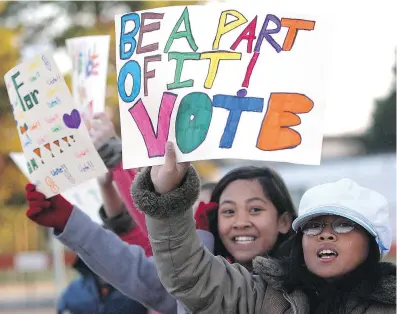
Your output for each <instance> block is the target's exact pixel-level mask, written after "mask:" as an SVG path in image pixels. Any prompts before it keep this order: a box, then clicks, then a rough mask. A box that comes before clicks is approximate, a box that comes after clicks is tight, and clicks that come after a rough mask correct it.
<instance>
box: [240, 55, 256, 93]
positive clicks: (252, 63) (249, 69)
mask: <svg viewBox="0 0 397 314" xmlns="http://www.w3.org/2000/svg"><path fill="white" fill-rule="evenodd" d="M258 57H259V52H256V51H255V52H254V55H253V56H252V58H251V61H250V63H249V64H248V67H247V71H246V72H245V77H244V81H243V84H242V86H243V87H245V88H248V86H249V83H250V78H251V75H252V71H253V70H254V67H255V64H256V61H257V60H258ZM245 88H242V89H240V90H239V91H238V92H237V96H238V97H245V96H246V95H247V90H246V89H245Z"/></svg>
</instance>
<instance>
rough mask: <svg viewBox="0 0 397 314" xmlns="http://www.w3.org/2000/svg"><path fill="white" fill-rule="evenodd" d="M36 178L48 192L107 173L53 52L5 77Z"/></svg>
mask: <svg viewBox="0 0 397 314" xmlns="http://www.w3.org/2000/svg"><path fill="white" fill-rule="evenodd" d="M4 80H5V83H6V87H7V91H8V96H9V99H10V103H11V106H12V109H13V113H14V118H15V121H16V124H17V129H18V134H19V138H20V140H21V144H22V148H23V152H24V155H25V158H26V160H27V168H28V172H29V175H30V177H31V179H32V183H34V184H35V185H36V186H37V189H38V190H39V191H40V192H42V193H44V194H45V195H46V196H47V197H51V196H54V195H56V194H59V193H62V192H64V191H66V190H67V189H69V188H71V187H74V186H77V185H79V184H81V183H83V182H85V181H88V180H90V179H92V178H96V177H98V176H100V175H102V174H104V173H106V172H107V169H106V166H105V165H104V163H103V161H102V159H101V158H100V156H99V154H98V152H97V151H96V150H95V147H94V145H93V143H92V140H91V139H90V136H89V134H88V130H87V128H86V126H85V125H84V123H82V119H81V115H80V112H79V110H77V109H76V106H75V105H74V102H73V98H72V96H71V94H70V92H69V89H68V87H67V85H66V83H65V81H64V79H63V76H62V75H61V73H60V71H59V69H58V67H57V65H56V63H55V61H54V59H53V57H52V56H51V55H50V54H42V55H39V56H37V57H35V58H34V59H33V60H28V61H25V62H23V63H21V64H19V65H17V66H16V67H14V68H13V69H11V70H10V71H8V72H7V73H6V75H5V76H4Z"/></svg>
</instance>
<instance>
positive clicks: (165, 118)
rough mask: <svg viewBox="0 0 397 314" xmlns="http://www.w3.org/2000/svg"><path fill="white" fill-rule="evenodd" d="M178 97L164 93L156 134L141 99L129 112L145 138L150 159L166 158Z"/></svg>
mask: <svg viewBox="0 0 397 314" xmlns="http://www.w3.org/2000/svg"><path fill="white" fill-rule="evenodd" d="M177 97H178V96H177V95H175V94H172V93H168V92H164V93H163V97H162V99H161V103H160V109H159V118H158V123H157V131H156V132H155V131H154V127H153V123H152V120H151V119H150V117H149V114H148V113H147V110H146V108H145V105H144V104H143V102H142V100H141V99H139V100H138V101H137V102H136V103H135V105H134V106H133V107H131V108H130V109H129V110H128V111H129V112H130V114H131V116H132V118H133V119H134V120H135V123H136V125H137V126H138V129H139V131H140V132H141V134H142V136H143V140H144V141H145V144H146V149H147V151H148V155H149V158H152V157H158V156H164V154H165V143H166V142H167V139H168V133H169V130H170V121H171V114H172V110H173V109H174V105H175V101H176V98H177Z"/></svg>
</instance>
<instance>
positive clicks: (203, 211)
mask: <svg viewBox="0 0 397 314" xmlns="http://www.w3.org/2000/svg"><path fill="white" fill-rule="evenodd" d="M217 208H218V204H217V203H214V202H210V203H208V204H207V203H204V202H200V204H199V205H198V207H197V210H196V213H195V215H194V219H195V220H196V229H198V230H206V231H210V224H209V221H208V212H210V211H213V210H216V209H217Z"/></svg>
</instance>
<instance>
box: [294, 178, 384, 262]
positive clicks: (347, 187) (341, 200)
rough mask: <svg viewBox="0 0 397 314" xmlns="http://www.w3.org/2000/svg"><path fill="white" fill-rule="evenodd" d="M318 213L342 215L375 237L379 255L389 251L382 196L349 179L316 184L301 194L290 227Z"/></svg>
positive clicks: (297, 228) (297, 225) (296, 225)
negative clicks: (296, 216) (296, 213)
mask: <svg viewBox="0 0 397 314" xmlns="http://www.w3.org/2000/svg"><path fill="white" fill-rule="evenodd" d="M322 215H338V216H342V217H345V218H347V219H350V220H352V221H354V222H356V223H357V224H359V225H360V226H362V227H363V228H364V229H365V230H367V231H368V232H369V233H370V234H371V235H372V236H374V237H375V239H376V242H377V243H378V245H379V249H380V252H381V256H384V255H385V254H386V253H387V252H388V251H389V250H390V246H391V242H392V231H391V225H390V217H389V206H388V202H387V200H386V198H385V197H384V196H383V195H381V194H379V193H377V192H375V191H372V190H370V189H367V188H364V187H361V186H359V185H358V184H357V183H356V182H354V181H352V180H350V179H342V180H340V181H337V182H334V183H326V184H321V185H317V186H315V187H313V188H311V189H309V190H308V191H306V193H305V194H304V195H303V196H302V199H301V202H300V204H299V212H298V218H296V219H295V220H294V222H293V223H292V228H293V229H294V230H295V231H298V230H299V228H300V227H302V226H303V225H304V224H305V223H306V222H308V221H309V220H310V219H312V218H313V217H316V216H322Z"/></svg>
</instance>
